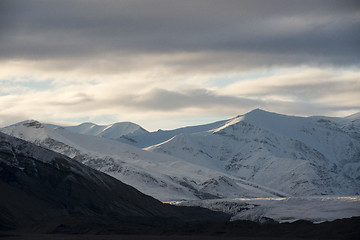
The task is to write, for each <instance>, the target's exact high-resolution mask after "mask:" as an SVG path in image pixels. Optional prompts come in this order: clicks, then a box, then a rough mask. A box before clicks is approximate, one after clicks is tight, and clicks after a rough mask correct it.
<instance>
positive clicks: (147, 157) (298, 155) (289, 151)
mask: <svg viewBox="0 0 360 240" xmlns="http://www.w3.org/2000/svg"><path fill="white" fill-rule="evenodd" d="M127 124H128V125H129V126H131V127H129V128H128V131H125V130H124V129H126V128H125V127H123V126H125V125H126V124H125V125H124V123H121V124H114V125H109V126H110V127H109V126H107V127H106V126H97V125H94V124H89V123H86V124H81V125H79V126H75V127H57V126H54V125H49V124H41V123H39V122H36V121H25V122H22V123H19V124H15V125H12V126H9V127H6V128H3V129H1V131H3V132H5V133H7V134H10V135H13V136H16V137H19V138H22V139H25V140H28V141H31V142H33V143H36V144H38V145H40V146H43V147H46V148H49V149H51V150H54V151H57V152H60V153H63V154H65V155H67V156H69V157H72V158H74V159H76V160H78V161H80V162H82V163H85V164H86V165H88V166H90V167H92V168H95V169H98V170H100V171H103V172H106V173H108V174H110V175H112V176H114V177H116V178H118V179H120V180H121V181H123V182H125V183H127V184H130V185H132V186H134V187H136V188H138V189H139V190H141V191H143V192H145V193H146V194H149V195H151V196H154V197H156V198H158V199H160V200H162V201H172V200H180V199H186V200H189V199H206V198H236V197H272V196H286V195H289V196H291V195H294V196H311V195H357V194H359V193H360V131H359V129H360V118H359V116H358V115H352V116H349V117H346V118H331V117H319V116H316V117H307V118H304V117H294V116H286V115H281V114H276V113H271V112H266V111H263V110H260V109H256V110H254V111H251V112H249V113H247V114H245V115H240V116H237V117H235V118H233V119H230V120H225V121H219V122H215V123H211V124H206V125H201V126H193V127H185V128H180V129H175V130H169V131H162V130H159V131H157V132H147V131H146V130H143V128H141V127H140V126H138V125H135V124H131V123H127ZM117 125H119V126H120V125H122V127H121V130H119V129H120V128H116V126H117ZM111 126H115V127H114V128H112V127H111ZM129 129H130V130H129ZM105 133H106V134H105ZM92 135H95V136H92ZM110 138H112V139H110ZM125 143H128V144H125ZM129 144H131V145H132V146H131V145H129ZM139 147H146V148H144V149H140V148H139Z"/></svg>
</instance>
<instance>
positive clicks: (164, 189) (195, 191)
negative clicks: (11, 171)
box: [1, 120, 284, 201]
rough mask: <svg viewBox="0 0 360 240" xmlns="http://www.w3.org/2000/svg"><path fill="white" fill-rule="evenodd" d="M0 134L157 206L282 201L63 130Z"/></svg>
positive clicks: (33, 126)
mask: <svg viewBox="0 0 360 240" xmlns="http://www.w3.org/2000/svg"><path fill="white" fill-rule="evenodd" d="M1 131H2V132H4V133H7V134H9V135H12V136H15V137H19V138H21V139H24V140H26V141H30V142H32V143H35V144H37V145H39V146H41V147H44V148H47V149H50V150H53V151H56V152H59V153H62V154H64V155H66V156H68V157H70V158H73V159H74V160H77V161H79V162H81V163H83V164H86V165H87V166H89V167H91V168H94V169H97V170H99V171H102V172H105V173H107V174H109V175H111V176H113V177H115V178H117V179H119V180H121V181H123V182H125V183H126V184H129V185H131V186H133V187H135V188H137V189H139V190H140V191H142V192H144V193H146V194H148V195H151V196H153V197H155V198H157V199H160V200H161V201H178V200H189V199H208V198H224V197H225V198H230V197H231V198H233V197H274V196H284V194H283V193H281V192H278V191H276V190H273V189H269V188H266V187H263V186H260V185H258V184H254V183H251V182H247V181H244V180H243V179H240V178H235V177H231V176H229V175H228V174H224V173H222V172H219V171H216V170H215V169H210V168H204V167H202V166H199V165H196V164H192V163H190V162H187V161H185V160H183V159H180V158H176V157H172V156H169V155H165V154H160V153H154V152H149V151H145V150H142V149H139V148H137V147H134V146H131V145H128V144H124V143H121V142H119V141H115V140H112V139H106V138H103V137H97V136H89V135H83V134H79V133H74V132H71V131H68V130H67V129H65V128H63V127H57V128H53V127H50V128H49V127H48V126H47V125H46V124H42V123H40V122H37V121H33V120H30V121H25V122H22V123H19V124H15V125H13V126H10V127H6V128H3V129H2V130H1Z"/></svg>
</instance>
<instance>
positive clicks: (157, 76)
mask: <svg viewBox="0 0 360 240" xmlns="http://www.w3.org/2000/svg"><path fill="white" fill-rule="evenodd" d="M359 43H360V1H358V0H341V1H340V0H291V1H289V0H262V1H255V0H221V1H219V0H177V1H175V0H101V1H95V0H62V1H58V0H0V109H1V110H0V127H2V126H6V125H9V124H12V123H15V122H19V121H22V120H26V119H36V120H39V121H41V122H47V123H58V124H63V125H74V124H80V123H82V122H94V123H97V124H110V123H113V122H122V121H131V122H135V123H138V124H140V125H141V126H143V127H144V128H146V129H148V130H157V129H160V128H161V129H173V128H177V127H182V126H189V125H197V124H202V123H210V122H213V121H217V120H223V119H228V118H231V117H235V116H237V115H241V114H244V113H246V112H249V111H251V110H252V109H255V108H261V109H264V110H267V111H273V112H278V113H282V114H288V115H297V116H310V115H326V116H338V117H343V116H347V115H350V114H353V113H357V112H360V44H359Z"/></svg>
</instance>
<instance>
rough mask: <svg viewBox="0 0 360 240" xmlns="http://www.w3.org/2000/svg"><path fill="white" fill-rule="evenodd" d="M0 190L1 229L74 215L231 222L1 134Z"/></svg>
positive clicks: (58, 222)
mask: <svg viewBox="0 0 360 240" xmlns="http://www.w3.org/2000/svg"><path fill="white" fill-rule="evenodd" d="M0 191H1V198H0V229H8V228H17V227H24V226H36V225H39V224H44V223H46V222H50V219H51V221H52V222H55V224H60V223H61V220H60V219H66V221H67V222H71V221H72V220H71V219H72V217H74V218H79V217H105V218H106V219H122V220H124V219H126V218H129V217H132V218H133V219H134V218H135V219H139V218H140V219H141V218H144V219H145V218H146V219H149V218H154V217H156V218H176V219H180V220H200V219H203V218H204V219H222V220H225V219H227V216H226V215H222V214H217V213H212V212H210V211H207V210H204V209H193V210H192V211H189V210H188V209H186V211H183V210H182V208H178V207H173V206H170V205H167V204H163V203H161V202H160V201H158V200H156V199H154V198H152V197H149V196H147V195H144V194H142V193H141V192H139V191H137V190H136V189H135V188H133V187H131V186H128V185H126V184H124V183H122V182H120V181H118V180H116V179H115V178H112V177H110V176H108V175H106V174H104V173H101V172H99V171H97V170H94V169H91V168H89V167H87V166H85V165H83V164H81V163H79V162H76V161H74V160H72V159H70V158H68V157H65V156H63V155H61V154H58V153H55V152H52V151H50V150H46V149H44V148H41V147H38V146H36V145H33V144H31V143H28V142H25V141H23V140H20V139H17V138H14V137H11V136H8V135H5V134H2V133H0ZM54 219H55V220H54ZM56 219H59V221H57V220H56ZM60 225H61V224H60Z"/></svg>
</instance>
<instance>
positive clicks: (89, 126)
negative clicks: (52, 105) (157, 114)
mask: <svg viewBox="0 0 360 240" xmlns="http://www.w3.org/2000/svg"><path fill="white" fill-rule="evenodd" d="M45 125H46V126H47V127H49V128H53V129H54V128H56V127H59V126H56V125H51V124H45ZM63 128H64V129H67V130H69V131H71V132H75V133H81V134H84V135H90V136H99V137H104V138H110V139H118V138H121V137H122V136H125V135H134V136H136V135H137V134H143V133H147V131H146V130H145V129H143V128H142V127H140V126H139V125H137V124H135V123H131V122H118V123H114V124H110V125H97V124H94V123H82V124H80V125H77V126H67V127H63Z"/></svg>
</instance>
